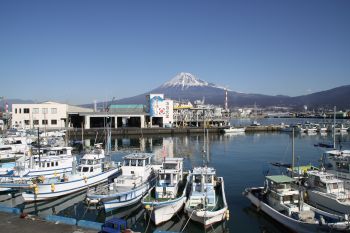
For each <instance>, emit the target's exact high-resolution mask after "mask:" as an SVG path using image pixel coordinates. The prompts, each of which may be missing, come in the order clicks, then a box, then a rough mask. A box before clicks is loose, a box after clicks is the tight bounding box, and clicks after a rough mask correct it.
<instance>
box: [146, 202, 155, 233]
mask: <svg viewBox="0 0 350 233" xmlns="http://www.w3.org/2000/svg"><path fill="white" fill-rule="evenodd" d="M153 209H154V207H153V208H152V209H151V213H150V214H149V219H148V223H147V227H146V230H145V232H147V230H148V227H149V223H150V222H151V216H152V212H153Z"/></svg>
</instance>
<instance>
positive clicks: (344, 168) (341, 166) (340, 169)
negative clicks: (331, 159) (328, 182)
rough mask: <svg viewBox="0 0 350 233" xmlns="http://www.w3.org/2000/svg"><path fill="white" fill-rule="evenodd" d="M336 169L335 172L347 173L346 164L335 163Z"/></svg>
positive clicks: (347, 165)
mask: <svg viewBox="0 0 350 233" xmlns="http://www.w3.org/2000/svg"><path fill="white" fill-rule="evenodd" d="M336 167H337V171H342V172H349V164H348V163H342V162H336Z"/></svg>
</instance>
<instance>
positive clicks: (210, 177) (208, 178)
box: [205, 175, 212, 183]
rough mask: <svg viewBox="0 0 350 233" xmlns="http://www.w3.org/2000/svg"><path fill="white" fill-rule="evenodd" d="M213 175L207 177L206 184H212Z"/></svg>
mask: <svg viewBox="0 0 350 233" xmlns="http://www.w3.org/2000/svg"><path fill="white" fill-rule="evenodd" d="M211 180H212V175H205V183H211Z"/></svg>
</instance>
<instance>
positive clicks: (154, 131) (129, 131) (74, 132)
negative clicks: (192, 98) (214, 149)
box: [68, 125, 281, 137]
mask: <svg viewBox="0 0 350 233" xmlns="http://www.w3.org/2000/svg"><path fill="white" fill-rule="evenodd" d="M222 129H223V128H219V127H216V128H206V131H207V132H208V133H216V134H217V133H220V132H222ZM280 130H281V127H280V126H274V125H269V126H248V127H247V128H246V132H271V131H280ZM203 131H204V129H203V128H195V127H193V128H117V129H111V134H112V135H113V136H115V135H121V136H124V135H159V134H171V135H173V134H201V133H203ZM105 132H106V129H103V128H95V129H84V130H82V129H79V128H75V129H69V130H68V134H69V135H70V136H81V135H82V133H84V136H87V137H89V136H95V135H96V133H98V134H99V135H102V134H105Z"/></svg>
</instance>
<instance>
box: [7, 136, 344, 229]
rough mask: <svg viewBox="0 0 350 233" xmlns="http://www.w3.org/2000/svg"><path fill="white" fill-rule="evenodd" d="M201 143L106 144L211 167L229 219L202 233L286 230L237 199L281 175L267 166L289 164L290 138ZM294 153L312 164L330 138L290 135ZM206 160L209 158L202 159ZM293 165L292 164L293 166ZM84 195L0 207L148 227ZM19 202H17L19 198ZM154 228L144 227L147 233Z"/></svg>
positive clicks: (162, 139) (177, 219) (173, 225)
mask: <svg viewBox="0 0 350 233" xmlns="http://www.w3.org/2000/svg"><path fill="white" fill-rule="evenodd" d="M349 138H350V136H349V134H337V135H336V143H337V144H338V145H339V144H341V145H342V147H343V149H348V148H349V147H350V143H349V142H350V140H349ZM208 139H209V140H207V142H208V145H209V149H208V151H207V152H208V153H203V148H204V147H205V145H204V134H189V135H175V136H170V135H165V136H164V135H162V136H144V137H139V136H130V137H115V138H113V140H112V148H113V150H114V152H113V153H112V159H113V160H115V161H121V160H122V157H123V156H124V155H126V154H127V153H129V152H131V151H145V152H154V153H155V157H154V158H153V162H155V163H160V162H161V161H162V160H163V156H169V157H182V158H184V169H185V170H186V169H191V168H192V167H194V166H199V165H202V164H203V163H204V162H205V161H206V160H209V166H213V167H215V168H216V169H217V174H218V175H219V176H223V177H224V179H225V184H226V185H225V189H226V190H225V192H226V198H227V202H228V206H229V209H230V215H231V218H230V220H229V221H227V222H224V223H221V224H218V225H215V226H214V227H213V228H209V229H207V232H228V231H229V230H230V231H232V232H273V233H274V232H286V229H285V228H283V227H282V226H280V225H279V224H277V223H276V222H275V221H273V220H271V219H270V218H269V217H267V216H266V215H264V214H262V213H261V212H257V211H256V210H255V209H254V208H252V207H251V204H250V202H249V201H248V200H247V199H246V198H245V197H243V196H242V195H241V193H242V191H243V190H244V189H245V188H246V187H251V186H261V185H262V184H263V182H264V177H263V176H264V174H266V173H268V174H269V175H271V174H281V173H283V172H284V169H283V168H279V167H273V166H271V165H270V163H271V162H283V163H290V162H291V154H292V146H291V141H292V134H291V133H282V132H281V133H279V132H259V133H244V134H239V135H231V134H230V135H228V134H210V135H209V137H208ZM294 139H295V154H296V157H297V160H296V162H297V163H298V164H300V165H303V164H309V163H311V164H313V165H316V166H317V165H318V164H319V159H320V157H321V155H322V153H323V151H325V150H327V149H325V148H320V147H314V144H317V143H319V142H331V143H332V142H333V138H332V134H331V133H328V134H316V135H307V134H300V133H296V134H295V135H294ZM95 141H98V140H96V139H95V138H89V139H85V141H84V144H85V146H88V145H90V146H91V145H93V144H94V143H95ZM98 142H103V141H98ZM207 156H209V158H207ZM298 164H297V165H298ZM84 198H85V192H84V191H82V192H81V193H77V194H73V195H70V196H67V197H63V198H60V199H57V200H53V201H50V202H40V203H36V204H34V203H30V204H23V203H21V196H20V194H19V193H17V194H15V195H14V198H12V197H11V195H8V194H2V195H0V204H2V205H7V206H11V207H15V206H17V207H20V208H22V209H24V211H26V212H28V213H35V214H38V215H40V216H44V215H47V214H54V213H56V214H58V215H61V216H70V217H74V218H76V219H78V220H80V219H85V220H91V221H98V222H104V221H105V219H108V218H111V217H112V216H116V217H123V218H126V219H127V221H128V222H129V224H130V226H132V227H133V228H134V229H135V230H138V231H141V232H144V230H145V229H146V227H147V225H148V220H149V218H148V216H147V215H146V214H145V211H144V210H143V209H142V206H141V205H140V203H139V204H138V205H135V206H131V207H128V208H125V209H121V210H118V211H114V212H108V213H105V212H104V210H103V209H96V208H95V207H92V206H87V205H86V204H84V202H83V201H82V200H83V199H84ZM22 202H23V200H22ZM186 222H187V218H186V217H185V216H184V214H182V213H180V214H178V215H176V216H174V218H173V219H172V220H171V221H169V222H166V223H164V224H162V225H160V226H159V227H157V229H160V230H167V231H180V230H181V229H182V228H183V227H184V226H185V224H186ZM154 229H156V227H155V226H154V225H153V223H150V224H149V231H148V232H151V231H153V230H154ZM185 232H191V233H192V232H204V229H203V227H202V226H201V225H200V224H196V223H193V222H191V221H190V222H189V223H188V225H187V226H186V229H185Z"/></svg>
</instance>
